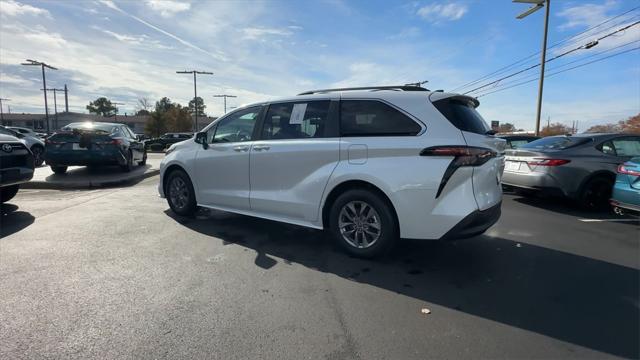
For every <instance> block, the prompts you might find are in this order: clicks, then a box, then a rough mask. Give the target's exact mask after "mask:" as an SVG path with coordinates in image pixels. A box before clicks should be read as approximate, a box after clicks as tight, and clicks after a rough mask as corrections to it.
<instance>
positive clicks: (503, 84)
mask: <svg viewBox="0 0 640 360" xmlns="http://www.w3.org/2000/svg"><path fill="white" fill-rule="evenodd" d="M637 42H640V40H634V41H630V42H628V43H624V44H622V45H618V46H615V47H612V48H610V49H607V50H603V51H600V52H597V53H595V54H591V55H587V56H584V57H581V58H579V59H576V60H573V61H569V62H566V63H564V64H562V65H558V66H555V67H552V68H549V70H550V71H551V70H557V69H560V68H563V67H566V66H568V65H570V64H575V63H577V62H581V61H584V60H586V59H590V58H592V57H595V56H598V55H602V54H605V53H608V52H611V51H614V50H617V49H620V48H623V47H625V46H629V45H631V44H634V43H637ZM537 78H538V76H537V75H530V76H527V77H524V78H520V79H514V80H513V81H508V82H506V83H501V84H500V85H498V86H496V87H494V88H493V90H496V89H499V88H503V87H506V86H509V85H511V84H515V83H517V82H519V81H522V80H525V79H537ZM479 96H480V95H479Z"/></svg>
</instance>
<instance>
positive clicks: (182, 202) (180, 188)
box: [169, 177, 189, 210]
mask: <svg viewBox="0 0 640 360" xmlns="http://www.w3.org/2000/svg"><path fill="white" fill-rule="evenodd" d="M169 199H170V200H171V203H172V204H173V206H175V207H176V208H177V209H179V210H181V209H183V208H184V207H185V206H187V202H188V201H189V189H188V188H187V184H186V183H185V182H184V180H182V179H181V178H179V177H176V178H173V180H171V183H170V184H169Z"/></svg>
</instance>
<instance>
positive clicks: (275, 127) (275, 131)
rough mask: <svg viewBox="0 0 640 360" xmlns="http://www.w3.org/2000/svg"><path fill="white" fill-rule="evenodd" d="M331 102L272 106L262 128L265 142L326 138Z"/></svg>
mask: <svg viewBox="0 0 640 360" xmlns="http://www.w3.org/2000/svg"><path fill="white" fill-rule="evenodd" d="M330 105H331V101H329V100H320V101H307V102H302V103H293V102H289V103H281V104H271V105H270V106H269V110H268V111H267V115H266V117H265V119H264V125H263V127H262V139H263V140H284V139H308V138H322V137H326V125H327V121H328V117H329V106H330Z"/></svg>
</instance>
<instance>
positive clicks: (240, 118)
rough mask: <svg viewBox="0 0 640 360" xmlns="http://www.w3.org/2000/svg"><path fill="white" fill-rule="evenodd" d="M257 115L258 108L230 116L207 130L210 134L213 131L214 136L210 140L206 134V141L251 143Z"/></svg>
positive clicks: (258, 112)
mask: <svg viewBox="0 0 640 360" xmlns="http://www.w3.org/2000/svg"><path fill="white" fill-rule="evenodd" d="M258 114H260V106H254V107H251V108H248V109H244V110H239V111H237V112H235V113H233V114H230V115H229V116H227V117H225V118H224V119H221V120H220V121H219V122H218V123H217V124H216V125H215V126H214V127H212V128H211V129H210V130H209V131H210V132H211V130H213V132H215V134H213V137H212V138H210V136H209V134H207V140H210V141H209V142H210V143H227V142H242V141H251V140H252V137H253V128H254V127H255V126H256V120H257V119H258Z"/></svg>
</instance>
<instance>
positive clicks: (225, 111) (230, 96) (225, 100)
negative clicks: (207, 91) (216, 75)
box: [213, 94, 237, 114]
mask: <svg viewBox="0 0 640 360" xmlns="http://www.w3.org/2000/svg"><path fill="white" fill-rule="evenodd" d="M213 97H215V98H224V113H225V114H226V113H227V98H236V97H237V96H235V95H227V94H221V95H213Z"/></svg>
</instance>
